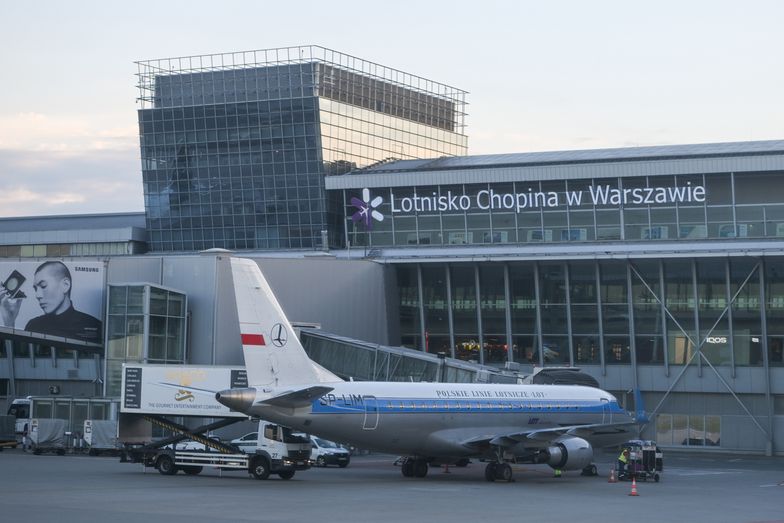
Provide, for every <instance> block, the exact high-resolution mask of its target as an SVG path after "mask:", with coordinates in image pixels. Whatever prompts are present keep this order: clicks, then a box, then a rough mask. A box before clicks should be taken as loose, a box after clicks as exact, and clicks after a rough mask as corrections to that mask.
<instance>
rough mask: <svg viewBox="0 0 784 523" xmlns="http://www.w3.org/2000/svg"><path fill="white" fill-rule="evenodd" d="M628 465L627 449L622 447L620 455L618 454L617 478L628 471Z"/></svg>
mask: <svg viewBox="0 0 784 523" xmlns="http://www.w3.org/2000/svg"><path fill="white" fill-rule="evenodd" d="M628 466H629V449H623V452H621V455H620V456H618V479H620V478H621V477H622V476H624V475H625V474H626V473H627V472H628V470H627V467H628Z"/></svg>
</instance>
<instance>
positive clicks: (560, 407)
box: [247, 382, 631, 457]
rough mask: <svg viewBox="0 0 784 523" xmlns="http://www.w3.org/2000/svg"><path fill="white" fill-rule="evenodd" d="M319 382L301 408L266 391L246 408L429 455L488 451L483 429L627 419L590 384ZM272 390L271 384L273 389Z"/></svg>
mask: <svg viewBox="0 0 784 523" xmlns="http://www.w3.org/2000/svg"><path fill="white" fill-rule="evenodd" d="M321 385H325V386H329V387H333V390H332V391H331V392H329V393H327V394H324V395H323V396H321V397H319V398H318V399H315V400H314V401H313V402H312V403H311V404H310V405H309V406H307V407H302V408H296V409H291V408H281V407H274V406H269V405H264V404H263V403H260V401H263V400H264V399H265V397H268V396H269V395H270V393H267V394H262V393H257V394H258V395H257V399H256V402H254V404H253V405H248V408H247V413H248V414H250V415H253V416H258V417H260V418H263V419H267V420H270V421H273V422H276V423H280V424H282V425H285V426H288V427H291V428H293V429H296V430H300V431H303V432H307V433H311V434H316V435H319V436H322V437H324V438H327V439H330V440H334V441H340V442H344V443H350V444H352V445H355V446H358V447H361V448H366V449H372V450H376V451H380V452H389V453H395V454H406V455H418V456H428V457H461V456H475V455H482V454H483V453H489V452H490V448H489V446H488V447H487V448H485V449H484V450H483V449H482V447H481V446H480V447H477V446H474V445H471V444H470V442H471V441H475V440H481V439H482V437H484V436H487V437H491V436H492V435H496V434H514V433H519V432H523V431H534V432H535V431H539V430H544V429H550V428H556V427H564V426H575V425H594V424H600V423H622V422H625V421H630V420H631V418H630V417H629V415H628V414H627V413H626V412H625V411H624V410H623V409H622V408H621V407H620V406H619V405H618V403H617V401H616V399H615V398H614V397H613V396H612V395H611V394H609V393H607V392H605V391H603V390H600V389H595V388H591V387H582V386H572V385H517V384H509V385H503V384H487V385H479V384H459V383H391V382H390V383H387V382H337V383H322V384H321ZM279 392H281V391H272V395H275V393H279ZM625 437H626V436H618V435H617V434H608V435H607V437H606V438H605V440H602V437H601V436H597V437H596V438H594V441H593V442H592V444H594V445H597V446H601V445H610V444H615V443H616V442H620V441H622V440H623V439H624V438H625ZM619 439H620V441H616V440H619ZM534 442H535V441H532V442H531V443H534ZM519 446H520V449H521V450H522V449H523V448H525V447H526V446H528V445H527V444H526V443H525V442H522V443H520V445H519ZM531 446H534V445H531Z"/></svg>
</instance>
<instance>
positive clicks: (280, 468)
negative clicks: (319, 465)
mask: <svg viewBox="0 0 784 523" xmlns="http://www.w3.org/2000/svg"><path fill="white" fill-rule="evenodd" d="M244 372H245V371H244V369H241V368H239V369H237V368H231V367H196V366H189V365H176V366H174V365H172V366H166V365H139V364H126V365H125V366H124V368H123V386H122V389H121V390H122V393H121V402H120V420H119V421H120V422H119V426H118V441H119V442H120V443H121V444H122V446H123V450H122V453H121V461H129V462H133V463H142V464H143V465H144V466H146V467H154V468H156V469H158V472H160V473H161V474H164V475H174V474H176V473H177V472H179V471H183V472H184V473H186V474H198V473H200V472H201V471H202V470H203V468H204V467H206V466H209V467H215V468H217V469H220V470H246V471H247V472H248V473H249V474H251V475H252V476H253V477H255V478H256V479H267V478H268V477H269V476H270V474H277V475H278V476H279V477H280V478H281V479H291V478H292V477H294V474H295V473H296V471H298V470H306V469H308V468H310V462H309V459H310V442H309V441H306V440H305V441H301V440H300V439H297V438H291V431H290V430H289V429H287V428H285V427H280V426H278V425H275V424H271V423H266V422H260V426H259V429H260V431H259V432H260V433H261V434H262V436H261V437H260V438H259V439H258V440H257V444H256V446H255V447H254V448H251V449H247V452H242V450H241V449H240V448H239V447H238V446H236V445H233V444H231V443H225V442H223V441H221V440H220V439H219V438H217V437H215V436H208V435H207V434H210V433H212V432H213V431H216V430H219V429H221V428H224V427H227V426H229V425H231V424H233V423H237V422H240V421H247V420H248V419H249V418H248V416H247V415H245V414H242V413H239V412H235V411H231V410H230V409H229V408H227V407H225V406H223V405H221V404H220V403H218V402H217V401H216V400H215V394H214V393H213V394H209V393H205V394H200V393H197V394H194V393H193V392H192V391H193V390H194V389H195V388H197V387H198V388H199V389H201V390H206V391H211V390H225V389H227V388H231V387H238V386H240V387H241V386H246V384H247V381H246V380H245V378H244ZM243 380H245V381H244V383H243ZM178 381H179V382H180V383H182V388H178V385H177V383H173V382H178ZM186 383H187V384H188V385H187V386H186V385H185V384H186ZM174 417H176V418H177V420H175V419H172V418H174ZM186 418H187V419H188V420H189V424H191V423H193V422H195V421H196V420H197V419H204V418H206V419H208V420H212V421H210V422H208V423H205V424H203V425H201V426H198V427H195V428H192V427H190V426H186V424H184V423H181V422H179V419H183V420H184V419H186ZM153 427H157V428H159V429H163V430H162V431H161V432H165V433H167V434H169V435H168V436H167V437H163V438H159V439H156V438H153ZM184 440H190V441H188V442H187V444H185V445H184V444H182V443H181V442H183V441H184Z"/></svg>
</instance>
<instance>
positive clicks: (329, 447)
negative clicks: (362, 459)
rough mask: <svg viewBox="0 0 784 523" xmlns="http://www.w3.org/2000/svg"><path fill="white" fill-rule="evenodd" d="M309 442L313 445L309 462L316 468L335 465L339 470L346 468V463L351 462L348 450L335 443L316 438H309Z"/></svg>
mask: <svg viewBox="0 0 784 523" xmlns="http://www.w3.org/2000/svg"><path fill="white" fill-rule="evenodd" d="M310 442H311V444H312V445H313V448H312V449H311V451H310V460H311V461H312V462H313V463H315V464H316V465H317V466H319V467H326V466H327V465H337V466H338V467H340V468H345V467H348V463H349V461H351V457H350V456H349V452H348V450H346V449H344V448H343V447H341V446H340V445H338V444H337V443H333V442H332V441H329V440H326V439H322V438H319V437H317V436H311V437H310Z"/></svg>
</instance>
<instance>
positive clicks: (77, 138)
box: [0, 113, 139, 162]
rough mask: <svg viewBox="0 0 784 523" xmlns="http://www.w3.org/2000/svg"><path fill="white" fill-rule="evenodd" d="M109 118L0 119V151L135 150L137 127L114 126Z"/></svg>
mask: <svg viewBox="0 0 784 523" xmlns="http://www.w3.org/2000/svg"><path fill="white" fill-rule="evenodd" d="M109 118H110V117H109V116H108V115H107V116H106V117H104V118H101V117H96V116H92V115H91V117H90V118H85V117H81V116H70V115H46V114H41V113H16V114H12V115H0V150H13V151H31V152H40V151H59V152H71V153H75V154H83V153H85V152H87V151H105V150H126V151H127V150H133V149H138V146H139V141H138V127H137V126H136V125H134V123H133V122H128V123H127V124H123V125H120V126H118V125H117V121H116V119H114V118H113V117H112V119H111V120H109ZM104 120H107V121H104ZM31 161H33V162H34V161H36V160H35V159H31Z"/></svg>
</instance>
